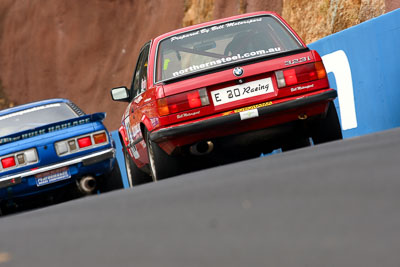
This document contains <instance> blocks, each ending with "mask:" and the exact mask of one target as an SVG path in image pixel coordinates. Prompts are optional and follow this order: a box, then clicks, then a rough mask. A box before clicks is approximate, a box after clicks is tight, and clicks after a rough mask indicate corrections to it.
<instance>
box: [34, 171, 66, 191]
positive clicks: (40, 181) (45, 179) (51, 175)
mask: <svg viewBox="0 0 400 267" xmlns="http://www.w3.org/2000/svg"><path fill="white" fill-rule="evenodd" d="M35 178H36V185H37V186H43V185H47V184H52V183H55V182H58V181H62V180H66V179H69V178H71V173H70V172H69V169H68V167H64V168H60V169H55V170H51V171H48V172H43V173H40V174H37V175H35Z"/></svg>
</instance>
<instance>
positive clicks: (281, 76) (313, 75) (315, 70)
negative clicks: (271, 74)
mask: <svg viewBox="0 0 400 267" xmlns="http://www.w3.org/2000/svg"><path fill="white" fill-rule="evenodd" d="M275 77H276V81H277V83H278V87H279V88H282V87H286V86H291V85H294V84H299V83H305V82H309V81H314V80H317V79H324V78H326V71H325V67H324V64H323V63H322V61H317V62H315V63H309V64H304V65H300V66H297V67H294V68H290V69H284V70H279V71H276V72H275Z"/></svg>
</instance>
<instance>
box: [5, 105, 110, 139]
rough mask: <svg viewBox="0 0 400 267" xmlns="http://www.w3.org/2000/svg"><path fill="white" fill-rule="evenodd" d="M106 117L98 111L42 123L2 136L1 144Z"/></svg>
mask: <svg viewBox="0 0 400 267" xmlns="http://www.w3.org/2000/svg"><path fill="white" fill-rule="evenodd" d="M105 117H106V113H104V112H98V113H93V114H90V115H84V116H80V117H77V118H73V119H70V120H65V121H59V122H55V123H50V124H46V125H42V126H40V127H37V128H34V129H30V130H25V131H22V132H18V133H14V134H10V135H6V136H3V137H0V145H4V144H8V143H11V142H16V141H19V140H23V139H27V138H30V137H34V136H38V135H42V134H46V133H51V132H56V131H59V130H64V129H67V128H71V127H75V126H79V125H83V124H87V123H91V122H96V121H103V120H104V119H105Z"/></svg>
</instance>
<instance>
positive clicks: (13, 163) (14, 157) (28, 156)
mask: <svg viewBox="0 0 400 267" xmlns="http://www.w3.org/2000/svg"><path fill="white" fill-rule="evenodd" d="M0 161H1V165H0V172H2V171H6V170H9V169H14V168H19V167H22V166H27V165H32V164H35V163H37V162H38V161H39V158H38V155H37V152H36V149H35V148H31V149H28V150H25V151H19V152H16V153H13V154H10V155H6V156H3V157H1V160H0Z"/></svg>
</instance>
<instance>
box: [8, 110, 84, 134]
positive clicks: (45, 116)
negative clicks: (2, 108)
mask: <svg viewBox="0 0 400 267" xmlns="http://www.w3.org/2000/svg"><path fill="white" fill-rule="evenodd" d="M76 117H78V115H77V114H76V113H75V112H74V111H73V110H72V109H71V108H70V107H69V106H68V105H67V104H66V103H54V104H48V105H43V106H38V107H33V108H29V109H25V110H20V111H17V112H14V113H10V114H7V115H3V116H0V137H1V136H6V135H10V134H14V133H17V132H21V131H25V130H30V129H34V128H37V127H39V126H42V125H46V124H50V123H54V122H58V121H64V120H69V119H73V118H76Z"/></svg>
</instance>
